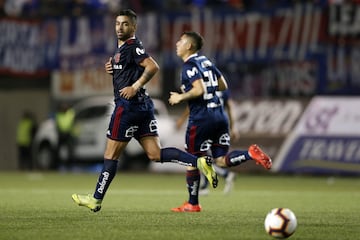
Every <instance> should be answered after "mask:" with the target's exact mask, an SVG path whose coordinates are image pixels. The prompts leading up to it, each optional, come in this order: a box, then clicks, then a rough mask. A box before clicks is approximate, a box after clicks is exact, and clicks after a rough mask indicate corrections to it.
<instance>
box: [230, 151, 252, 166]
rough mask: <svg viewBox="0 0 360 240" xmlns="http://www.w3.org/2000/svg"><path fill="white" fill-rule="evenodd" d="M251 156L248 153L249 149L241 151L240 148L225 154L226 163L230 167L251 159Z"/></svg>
mask: <svg viewBox="0 0 360 240" xmlns="http://www.w3.org/2000/svg"><path fill="white" fill-rule="evenodd" d="M250 159H251V157H250V155H249V153H248V151H240V150H234V151H231V152H229V153H228V154H226V156H225V163H226V166H228V167H233V166H237V165H240V164H241V163H243V162H246V161H247V160H250Z"/></svg>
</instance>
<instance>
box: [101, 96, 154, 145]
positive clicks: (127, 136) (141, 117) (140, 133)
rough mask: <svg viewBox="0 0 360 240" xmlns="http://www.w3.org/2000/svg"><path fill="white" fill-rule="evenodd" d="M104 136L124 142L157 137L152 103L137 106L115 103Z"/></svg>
mask: <svg viewBox="0 0 360 240" xmlns="http://www.w3.org/2000/svg"><path fill="white" fill-rule="evenodd" d="M106 135H107V137H108V138H110V139H113V140H118V141H124V142H128V141H130V140H131V138H133V137H134V138H135V139H137V140H139V139H140V138H142V137H146V136H158V126H157V121H156V119H155V116H154V106H153V103H152V101H151V100H149V101H147V102H146V103H138V104H129V102H126V101H124V100H122V101H117V102H116V104H115V109H114V111H113V113H112V115H111V120H110V123H109V128H108V131H107V133H106Z"/></svg>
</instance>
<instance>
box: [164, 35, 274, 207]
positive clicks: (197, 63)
mask: <svg viewBox="0 0 360 240" xmlns="http://www.w3.org/2000/svg"><path fill="white" fill-rule="evenodd" d="M202 46H203V38H202V37H201V36H200V35H199V34H198V33H196V32H184V33H183V34H182V35H181V37H180V39H179V41H178V42H177V43H176V54H177V55H178V56H179V57H180V58H181V59H182V60H183V62H184V64H183V67H182V71H181V90H182V93H178V92H170V98H169V103H170V104H171V105H175V104H178V103H180V102H183V101H187V102H188V107H189V110H190V114H189V120H188V126H187V130H186V137H185V138H186V150H187V151H188V152H189V153H192V154H194V155H197V156H203V155H205V154H207V153H208V152H209V151H210V152H211V153H212V156H213V158H214V161H215V162H216V164H217V165H218V166H221V167H233V166H238V165H240V164H241V163H243V162H245V161H248V160H255V162H256V163H257V164H261V165H262V166H263V167H264V168H266V169H270V168H271V165H272V162H271V159H270V158H269V156H267V155H266V154H265V153H264V152H263V151H262V150H261V149H260V148H259V146H257V145H256V144H253V145H251V146H250V147H249V149H248V150H233V151H230V152H229V146H230V134H229V121H228V118H227V116H226V114H225V113H224V108H223V106H222V104H221V101H220V98H219V97H218V96H217V95H216V92H217V91H224V90H226V89H227V83H226V80H225V78H224V76H223V75H222V74H221V72H220V71H219V69H218V68H217V67H216V66H215V65H214V64H213V63H212V62H211V61H210V60H209V59H208V58H207V57H206V56H204V55H200V54H199V51H200V50H201V48H202ZM186 181H187V187H188V192H189V199H188V201H186V202H185V203H184V204H182V205H181V206H179V207H176V208H173V209H172V211H174V212H199V211H201V206H200V204H199V197H198V195H199V194H198V193H199V186H200V183H199V182H200V172H199V170H198V169H196V168H193V167H188V168H187V173H186Z"/></svg>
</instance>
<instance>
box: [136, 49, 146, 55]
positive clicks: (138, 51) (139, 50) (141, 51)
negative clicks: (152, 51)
mask: <svg viewBox="0 0 360 240" xmlns="http://www.w3.org/2000/svg"><path fill="white" fill-rule="evenodd" d="M135 51H136V53H137V55H142V54H144V53H145V49H140V48H136V49H135Z"/></svg>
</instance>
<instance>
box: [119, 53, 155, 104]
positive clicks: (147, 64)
mask: <svg viewBox="0 0 360 240" xmlns="http://www.w3.org/2000/svg"><path fill="white" fill-rule="evenodd" d="M140 66H142V67H144V72H143V74H142V75H141V76H140V78H139V79H138V80H137V81H136V82H135V83H134V84H133V85H131V86H128V87H124V88H123V89H121V90H120V91H119V92H120V96H121V97H123V98H125V99H130V98H132V97H133V96H135V94H136V92H137V91H138V90H139V89H140V88H141V87H142V86H144V85H145V84H146V83H147V82H149V81H150V79H151V78H152V77H153V76H154V75H155V74H156V73H157V72H158V71H159V69H160V68H159V65H158V64H157V63H156V61H155V60H154V59H153V58H152V57H148V58H145V59H144V60H143V61H142V62H141V63H140Z"/></svg>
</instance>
